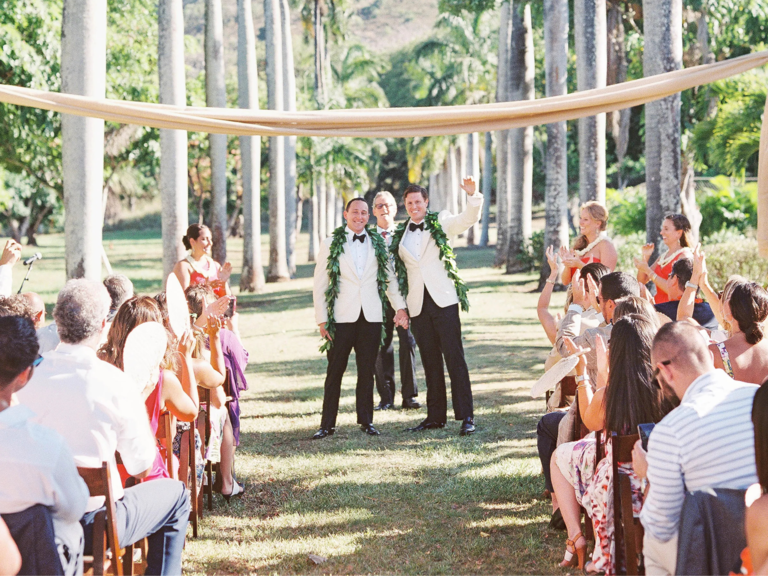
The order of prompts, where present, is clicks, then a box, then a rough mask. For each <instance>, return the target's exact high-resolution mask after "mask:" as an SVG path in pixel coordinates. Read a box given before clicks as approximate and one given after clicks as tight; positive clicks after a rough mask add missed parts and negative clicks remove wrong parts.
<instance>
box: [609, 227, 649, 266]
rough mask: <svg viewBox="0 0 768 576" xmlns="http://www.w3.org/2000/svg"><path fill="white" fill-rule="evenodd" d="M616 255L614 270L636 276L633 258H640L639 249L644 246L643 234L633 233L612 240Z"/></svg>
mask: <svg viewBox="0 0 768 576" xmlns="http://www.w3.org/2000/svg"><path fill="white" fill-rule="evenodd" d="M612 240H613V243H614V245H615V246H616V252H617V253H618V260H617V261H616V270H619V271H621V272H626V273H627V274H632V276H634V275H636V274H637V268H635V262H634V258H635V257H636V256H640V248H642V246H643V244H645V232H635V233H634V234H631V235H629V236H616V237H615V238H612Z"/></svg>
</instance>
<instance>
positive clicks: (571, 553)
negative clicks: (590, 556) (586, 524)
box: [560, 532, 587, 570]
mask: <svg viewBox="0 0 768 576" xmlns="http://www.w3.org/2000/svg"><path fill="white" fill-rule="evenodd" d="M579 542H582V545H581V546H577V544H578V543H579ZM586 555H587V539H586V538H584V535H583V534H582V533H581V532H579V533H577V534H576V535H575V536H574V537H573V538H568V539H566V541H565V556H564V557H563V561H562V562H560V567H561V568H566V567H568V566H578V568H579V570H583V569H584V558H585V557H586Z"/></svg>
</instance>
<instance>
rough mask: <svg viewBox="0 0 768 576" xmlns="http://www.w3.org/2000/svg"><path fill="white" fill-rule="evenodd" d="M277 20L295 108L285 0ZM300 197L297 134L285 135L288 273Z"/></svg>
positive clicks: (288, 96) (289, 102) (289, 100)
mask: <svg viewBox="0 0 768 576" xmlns="http://www.w3.org/2000/svg"><path fill="white" fill-rule="evenodd" d="M280 21H281V25H282V36H283V82H284V88H283V97H284V98H285V108H284V109H285V110H286V111H289V112H295V111H296V74H295V72H294V66H293V35H292V34H291V10H290V7H289V6H288V0H280ZM298 209H299V197H298V196H297V194H296V136H286V137H285V234H286V238H285V251H286V258H287V264H288V273H289V274H290V275H291V277H293V276H295V275H296V238H297V236H298V231H297V229H296V227H297V218H296V217H297V214H298Z"/></svg>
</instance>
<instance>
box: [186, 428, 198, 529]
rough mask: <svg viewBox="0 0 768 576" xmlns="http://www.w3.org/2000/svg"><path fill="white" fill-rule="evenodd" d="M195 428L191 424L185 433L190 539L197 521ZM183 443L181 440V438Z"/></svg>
mask: <svg viewBox="0 0 768 576" xmlns="http://www.w3.org/2000/svg"><path fill="white" fill-rule="evenodd" d="M195 426H196V423H194V422H193V423H192V425H191V426H190V427H189V431H188V432H186V434H187V438H188V442H189V443H188V446H189V449H188V450H187V463H188V464H187V470H188V473H189V485H190V504H191V505H192V506H191V508H192V509H191V510H190V513H189V515H190V520H192V537H193V538H197V521H198V511H197V503H198V499H197V457H196V456H197V455H196V454H195ZM182 441H183V438H182Z"/></svg>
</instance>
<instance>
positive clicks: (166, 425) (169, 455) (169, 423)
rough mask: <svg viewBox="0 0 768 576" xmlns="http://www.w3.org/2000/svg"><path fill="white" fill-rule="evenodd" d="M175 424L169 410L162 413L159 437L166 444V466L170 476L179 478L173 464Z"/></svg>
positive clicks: (158, 430)
mask: <svg viewBox="0 0 768 576" xmlns="http://www.w3.org/2000/svg"><path fill="white" fill-rule="evenodd" d="M175 428H176V427H175V426H174V425H173V416H172V415H171V413H170V412H168V411H167V410H166V411H165V412H163V413H162V414H160V421H159V422H158V424H157V438H158V439H160V440H161V441H162V443H163V444H164V445H165V467H166V469H167V470H168V476H170V477H171V478H172V479H174V480H178V479H179V478H178V474H177V473H176V468H175V467H174V465H173V437H174V432H175V431H176V430H175Z"/></svg>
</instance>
